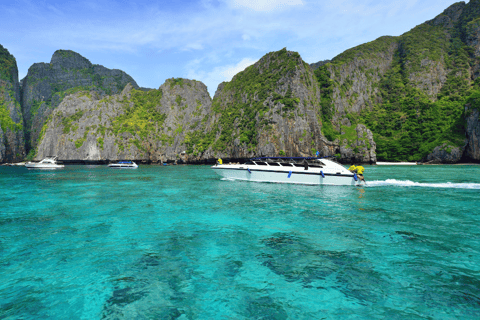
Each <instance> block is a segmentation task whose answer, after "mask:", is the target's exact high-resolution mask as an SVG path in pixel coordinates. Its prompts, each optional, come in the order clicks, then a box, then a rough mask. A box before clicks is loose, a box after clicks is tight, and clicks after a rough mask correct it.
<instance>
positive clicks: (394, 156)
mask: <svg viewBox="0 0 480 320" xmlns="http://www.w3.org/2000/svg"><path fill="white" fill-rule="evenodd" d="M479 21H480V1H479V0H471V1H470V2H469V3H468V4H465V3H464V2H458V3H455V4H453V5H452V6H450V7H449V8H447V9H446V10H445V11H444V12H443V13H442V14H440V15H439V16H437V17H435V18H434V19H432V20H430V21H427V22H425V23H423V24H421V25H419V26H417V27H415V28H413V29H412V30H410V31H408V32H406V33H405V34H403V35H401V36H398V37H381V38H379V39H377V40H375V41H372V42H369V43H366V44H363V45H360V46H358V47H355V48H352V49H349V50H347V51H345V52H344V53H342V54H340V55H338V56H337V57H334V58H333V59H332V60H331V62H328V63H323V62H322V63H319V64H318V68H317V69H316V70H315V74H316V76H317V78H318V80H319V83H320V89H321V96H322V106H325V105H330V106H331V108H332V116H331V122H332V125H333V128H332V130H325V129H326V128H327V129H328V126H324V129H323V132H324V134H325V135H326V136H327V137H329V138H330V139H334V138H336V137H339V136H341V135H342V134H343V132H344V131H348V130H350V131H352V130H351V128H350V129H348V127H349V126H350V125H351V126H356V125H358V124H362V125H365V126H366V127H367V128H368V129H370V130H372V132H373V138H374V140H375V142H376V144H377V157H378V158H379V159H380V160H387V161H422V160H423V161H431V160H433V161H438V162H445V163H452V162H458V161H460V160H461V159H463V160H468V157H469V153H468V152H467V151H466V150H470V149H471V148H470V147H469V146H467V147H466V146H465V142H466V141H465V130H464V129H463V128H464V127H465V116H464V112H463V109H464V105H465V103H466V101H467V100H468V97H469V96H471V95H472V94H473V91H475V90H480V82H479V81H475V80H476V79H477V77H478V75H479V74H480V71H479V70H480V62H479V61H480V59H479V58H480V27H479V26H480V22H479ZM315 66H317V65H315ZM327 118H328V117H327ZM325 120H330V118H328V119H325ZM474 141H477V140H471V139H470V140H469V141H468V143H474ZM474 148H476V147H474ZM466 152H467V153H466Z"/></svg>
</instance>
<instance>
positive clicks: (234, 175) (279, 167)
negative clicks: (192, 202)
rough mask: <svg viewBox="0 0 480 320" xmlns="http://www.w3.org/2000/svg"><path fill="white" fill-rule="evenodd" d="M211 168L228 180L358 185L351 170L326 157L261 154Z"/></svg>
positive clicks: (359, 182)
mask: <svg viewBox="0 0 480 320" xmlns="http://www.w3.org/2000/svg"><path fill="white" fill-rule="evenodd" d="M212 169H213V170H214V171H215V172H216V173H217V174H219V175H220V176H222V177H224V178H227V179H232V180H246V181H256V182H276V183H296V184H309V185H323V184H324V185H352V186H355V185H361V184H364V182H361V181H360V179H359V178H358V177H357V175H356V174H355V173H352V172H350V171H348V170H347V169H346V168H345V167H344V166H342V165H341V164H339V163H337V162H335V161H333V160H330V159H326V158H313V157H261V158H253V159H250V161H247V162H246V163H244V164H219V163H217V164H216V165H214V166H212Z"/></svg>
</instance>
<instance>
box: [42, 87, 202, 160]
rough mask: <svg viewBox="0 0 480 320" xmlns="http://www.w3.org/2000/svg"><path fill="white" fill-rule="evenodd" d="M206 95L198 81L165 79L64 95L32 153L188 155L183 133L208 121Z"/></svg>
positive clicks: (89, 157)
mask: <svg viewBox="0 0 480 320" xmlns="http://www.w3.org/2000/svg"><path fill="white" fill-rule="evenodd" d="M210 112H211V98H210V96H209V94H208V91H207V87H206V86H205V85H204V84H203V83H201V82H198V81H194V80H186V79H169V80H167V81H166V82H165V83H164V84H163V85H162V86H161V87H160V88H159V89H158V90H149V91H142V90H136V89H135V88H133V86H132V85H127V86H126V87H125V88H124V90H123V91H122V92H121V93H120V94H116V95H111V96H104V97H102V96H101V95H100V94H99V93H97V92H95V91H83V92H77V93H75V94H72V95H69V96H67V97H66V98H65V99H64V100H63V101H62V102H61V103H60V105H59V106H58V108H57V109H56V110H54V111H53V113H52V115H51V116H50V117H49V120H48V121H47V123H46V124H45V126H44V128H43V130H42V133H41V138H40V143H39V145H38V152H37V155H36V159H41V158H43V157H45V156H49V155H57V156H58V157H59V159H62V160H79V159H80V160H117V159H134V160H145V161H153V162H165V161H176V160H183V161H187V159H188V156H187V154H186V152H185V150H186V146H185V137H186V135H188V134H189V133H190V132H192V131H194V130H200V128H201V127H202V126H204V125H205V124H208V115H209V114H210Z"/></svg>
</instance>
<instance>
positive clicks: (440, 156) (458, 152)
mask: <svg viewBox="0 0 480 320" xmlns="http://www.w3.org/2000/svg"><path fill="white" fill-rule="evenodd" d="M464 149H465V148H464V147H458V146H451V145H449V144H447V143H444V144H442V145H441V146H437V147H435V149H433V152H432V153H430V154H429V155H428V156H427V158H426V162H428V163H457V162H460V160H461V159H462V156H463V152H464Z"/></svg>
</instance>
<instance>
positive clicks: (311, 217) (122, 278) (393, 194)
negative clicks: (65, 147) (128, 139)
mask: <svg viewBox="0 0 480 320" xmlns="http://www.w3.org/2000/svg"><path fill="white" fill-rule="evenodd" d="M366 169H367V170H366V178H367V181H368V185H367V186H366V187H363V188H358V187H335V186H329V187H327V186H302V185H285V184H269V183H249V182H241V181H226V180H222V179H221V178H220V177H218V176H217V175H215V173H214V172H211V170H210V169H209V167H206V166H170V167H163V166H162V167H157V166H141V167H140V168H139V169H137V170H125V171H117V170H112V169H109V168H107V167H104V166H88V167H87V166H67V167H65V169H63V170H58V171H28V170H26V169H25V168H5V167H1V168H0V182H1V185H2V186H3V188H2V192H1V193H0V203H2V210H1V211H0V270H1V274H2V282H1V283H0V296H1V297H2V299H1V300H0V318H5V319H19V318H20V319H40V318H59V319H60V318H61V319H63V318H73V319H77V318H78V319H80V318H81V319H323V318H326V319H343V318H345V319H346V318H352V317H354V318H365V319H371V318H393V319H425V318H435V319H453V318H461V319H475V318H476V317H478V314H480V294H479V292H480V270H479V267H478V266H479V265H480V258H479V257H480V255H479V248H480V241H479V239H480V237H479V236H480V228H479V227H480V219H479V213H480V210H479V209H478V206H479V201H478V200H477V199H478V189H480V178H477V177H478V176H480V168H479V167H478V166H468V167H461V166H435V167H433V166H432V167H429V166H428V167H427V166H424V167H409V168H394V167H372V166H367V167H366Z"/></svg>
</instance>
